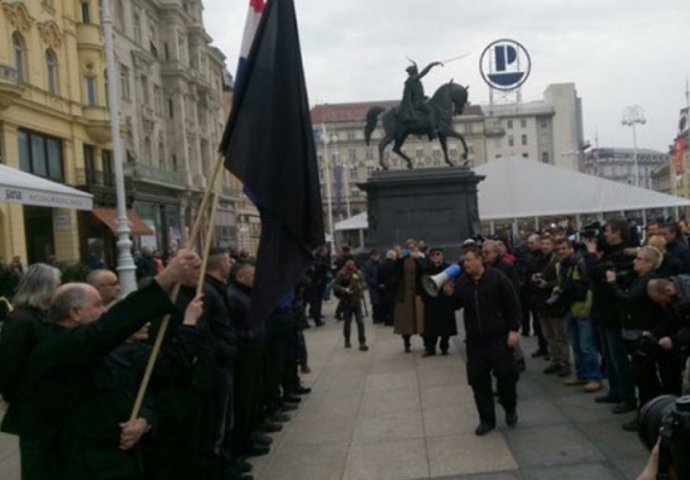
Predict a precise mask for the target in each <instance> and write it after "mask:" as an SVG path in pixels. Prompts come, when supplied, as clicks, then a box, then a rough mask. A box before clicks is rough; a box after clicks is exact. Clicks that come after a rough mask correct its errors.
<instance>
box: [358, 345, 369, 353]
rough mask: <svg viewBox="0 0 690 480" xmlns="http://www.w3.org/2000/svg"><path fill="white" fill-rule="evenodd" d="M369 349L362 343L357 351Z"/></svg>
mask: <svg viewBox="0 0 690 480" xmlns="http://www.w3.org/2000/svg"><path fill="white" fill-rule="evenodd" d="M368 350H369V347H367V345H366V343H362V344H360V345H359V351H360V352H366V351H368Z"/></svg>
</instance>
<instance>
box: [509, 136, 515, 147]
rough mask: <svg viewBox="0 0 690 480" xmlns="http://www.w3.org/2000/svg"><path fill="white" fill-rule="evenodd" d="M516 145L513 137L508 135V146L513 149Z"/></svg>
mask: <svg viewBox="0 0 690 480" xmlns="http://www.w3.org/2000/svg"><path fill="white" fill-rule="evenodd" d="M514 145H515V140H514V139H513V136H512V135H508V146H509V147H512V146H514Z"/></svg>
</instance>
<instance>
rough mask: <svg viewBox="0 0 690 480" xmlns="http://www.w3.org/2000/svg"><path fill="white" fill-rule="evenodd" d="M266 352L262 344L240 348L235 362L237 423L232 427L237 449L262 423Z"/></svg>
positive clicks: (234, 443)
mask: <svg viewBox="0 0 690 480" xmlns="http://www.w3.org/2000/svg"><path fill="white" fill-rule="evenodd" d="M265 355H266V353H265V349H264V348H263V347H262V346H260V345H246V346H242V347H240V352H239V354H238V355H237V358H236V359H235V385H236V386H237V388H235V389H234V397H235V422H234V424H233V428H232V440H233V446H238V445H241V444H244V443H247V442H248V441H249V434H250V433H251V432H252V431H254V430H256V428H257V427H258V426H259V423H260V422H261V411H262V406H263V405H264V390H265V387H264V383H265V381H266V378H265V370H266V368H265V365H264V362H265Z"/></svg>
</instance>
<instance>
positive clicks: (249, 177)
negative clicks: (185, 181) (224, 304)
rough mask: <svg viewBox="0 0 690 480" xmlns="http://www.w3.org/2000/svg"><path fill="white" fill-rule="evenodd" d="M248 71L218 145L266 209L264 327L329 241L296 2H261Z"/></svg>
mask: <svg viewBox="0 0 690 480" xmlns="http://www.w3.org/2000/svg"><path fill="white" fill-rule="evenodd" d="M243 70H244V71H241V72H238V82H237V85H238V88H237V91H235V99H234V102H233V104H234V106H233V109H232V112H231V114H230V118H229V120H228V124H227V125H226V127H225V133H224V135H223V141H222V143H221V146H220V151H221V153H223V154H224V156H225V166H226V168H227V169H228V170H230V171H231V172H232V173H233V174H235V175H236V176H237V177H238V178H239V179H240V180H241V181H242V182H243V183H244V185H245V191H246V192H247V194H248V195H249V197H250V198H251V199H252V201H253V202H254V203H255V204H256V206H257V208H258V209H259V212H260V214H261V226H262V230H261V240H260V242H259V251H258V254H257V264H256V278H255V281H254V288H253V291H252V312H251V317H252V320H253V321H254V322H255V323H254V324H255V325H257V323H258V325H262V324H263V322H265V320H266V318H267V317H268V315H270V313H271V312H272V311H273V310H274V309H275V308H276V306H278V305H279V303H281V299H283V298H285V297H286V295H288V294H289V293H290V292H291V291H292V290H293V289H294V287H295V284H296V282H297V280H298V279H299V277H300V276H301V275H302V274H303V273H304V271H305V270H306V268H307V267H308V266H309V264H310V262H311V260H312V254H313V252H314V250H315V249H316V248H318V247H319V246H320V245H322V244H323V243H324V231H323V213H322V207H321V195H320V188H319V176H318V167H317V162H316V150H315V146H314V134H313V131H312V126H311V120H310V116H309V102H308V100H307V89H306V85H305V81H304V72H303V69H302V55H301V51H300V44H299V34H298V31H297V19H296V17H295V8H294V4H293V0H269V1H268V2H267V3H266V5H265V7H263V12H262V15H261V20H260V22H259V26H258V28H257V30H256V35H255V36H254V40H253V42H252V44H251V49H250V51H249V55H248V57H247V59H246V63H245V64H244V65H243Z"/></svg>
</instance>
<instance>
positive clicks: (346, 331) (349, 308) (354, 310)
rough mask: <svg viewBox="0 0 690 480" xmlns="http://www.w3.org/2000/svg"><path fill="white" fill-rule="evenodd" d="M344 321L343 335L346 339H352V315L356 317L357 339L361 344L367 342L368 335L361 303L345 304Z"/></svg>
mask: <svg viewBox="0 0 690 480" xmlns="http://www.w3.org/2000/svg"><path fill="white" fill-rule="evenodd" d="M343 315H344V320H345V321H344V322H343V336H344V337H345V341H347V342H349V341H350V330H351V328H352V317H353V316H354V317H355V322H357V339H358V340H359V344H360V345H365V344H366V343H367V337H366V335H365V334H364V320H363V319H362V306H361V305H350V304H349V303H346V304H345V308H344V310H343Z"/></svg>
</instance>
